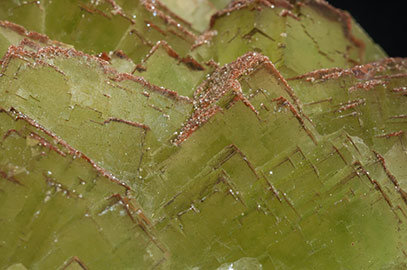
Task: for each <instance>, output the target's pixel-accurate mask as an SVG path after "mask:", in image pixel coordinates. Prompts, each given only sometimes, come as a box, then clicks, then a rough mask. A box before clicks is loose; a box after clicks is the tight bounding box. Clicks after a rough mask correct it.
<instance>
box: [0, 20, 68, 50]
mask: <svg viewBox="0 0 407 270" xmlns="http://www.w3.org/2000/svg"><path fill="white" fill-rule="evenodd" d="M0 27H4V28H6V29H10V30H12V31H14V32H16V33H18V34H19V35H21V36H24V37H27V38H29V39H32V40H34V41H38V42H40V43H44V44H47V45H56V46H62V45H64V44H63V43H62V42H59V41H54V40H51V39H50V38H49V37H48V36H46V35H44V34H40V33H37V32H33V31H28V30H26V29H25V28H24V27H22V26H21V25H18V24H15V23H12V22H9V21H0Z"/></svg>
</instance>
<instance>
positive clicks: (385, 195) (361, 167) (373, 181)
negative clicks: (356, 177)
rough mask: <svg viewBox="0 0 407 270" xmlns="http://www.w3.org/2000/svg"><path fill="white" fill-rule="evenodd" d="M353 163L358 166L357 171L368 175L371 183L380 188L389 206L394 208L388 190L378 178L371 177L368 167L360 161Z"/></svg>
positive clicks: (377, 188)
mask: <svg viewBox="0 0 407 270" xmlns="http://www.w3.org/2000/svg"><path fill="white" fill-rule="evenodd" d="M352 165H354V166H357V170H358V171H357V172H358V173H362V174H363V175H365V176H366V177H367V179H369V181H370V183H371V184H372V185H373V186H374V187H375V189H376V190H378V191H379V192H380V194H381V195H382V197H383V198H384V200H385V201H386V203H387V204H388V205H389V207H390V208H391V209H393V204H392V202H391V200H390V198H389V196H388V195H387V194H386V192H384V190H383V188H382V187H381V185H380V184H379V183H378V182H377V181H376V180H374V179H372V177H370V175H369V172H368V171H366V169H365V168H364V167H363V165H362V164H361V163H360V162H359V161H355V162H354V163H353V164H352Z"/></svg>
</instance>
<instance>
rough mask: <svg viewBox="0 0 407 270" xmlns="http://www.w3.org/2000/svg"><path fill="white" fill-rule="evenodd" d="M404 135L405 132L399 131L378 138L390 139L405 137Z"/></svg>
mask: <svg viewBox="0 0 407 270" xmlns="http://www.w3.org/2000/svg"><path fill="white" fill-rule="evenodd" d="M404 134H405V132H404V130H399V131H395V132H391V133H388V134H384V135H378V136H376V137H378V138H386V139H389V138H391V137H398V136H403V135H404Z"/></svg>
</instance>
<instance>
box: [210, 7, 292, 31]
mask: <svg viewBox="0 0 407 270" xmlns="http://www.w3.org/2000/svg"><path fill="white" fill-rule="evenodd" d="M252 6H253V8H254V9H258V10H261V9H262V8H263V7H266V8H274V7H282V8H285V9H288V10H291V9H293V8H294V6H293V5H292V4H291V3H290V2H289V1H287V0H234V1H233V2H231V3H230V4H229V5H228V6H227V7H226V8H224V9H222V10H220V11H218V12H216V13H215V14H214V15H212V17H211V20H210V22H209V28H210V29H211V28H213V26H214V25H215V22H216V20H217V19H219V18H221V17H223V16H228V15H229V14H230V13H231V12H234V11H236V10H240V9H243V8H250V7H252Z"/></svg>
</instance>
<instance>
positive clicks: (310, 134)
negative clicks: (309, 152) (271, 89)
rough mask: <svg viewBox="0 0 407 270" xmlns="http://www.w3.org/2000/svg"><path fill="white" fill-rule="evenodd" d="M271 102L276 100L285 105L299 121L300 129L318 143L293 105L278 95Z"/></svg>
mask: <svg viewBox="0 0 407 270" xmlns="http://www.w3.org/2000/svg"><path fill="white" fill-rule="evenodd" d="M272 101H273V102H277V104H278V105H280V106H284V107H287V108H288V109H289V110H290V112H291V113H292V114H293V115H294V116H295V118H296V119H297V120H298V122H299V123H300V125H301V127H302V129H303V130H304V131H305V132H306V133H307V135H308V136H309V137H310V138H311V140H312V141H313V142H314V143H315V144H318V142H317V140H316V138H315V136H314V134H312V132H311V130H309V129H308V128H307V127H306V125H305V121H304V119H303V118H302V116H301V115H300V113H299V112H298V111H297V110H296V109H295V107H294V106H293V105H292V104H291V103H290V102H289V101H288V100H287V99H286V98H284V97H278V98H275V99H273V100H272Z"/></svg>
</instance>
